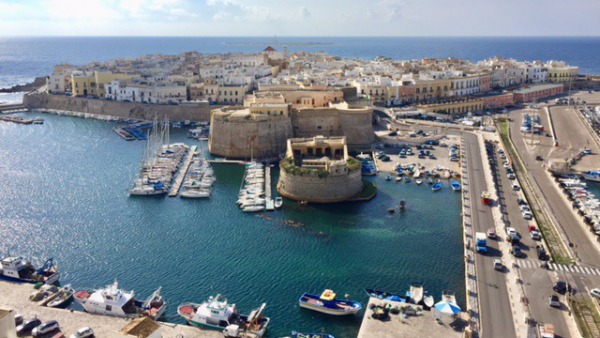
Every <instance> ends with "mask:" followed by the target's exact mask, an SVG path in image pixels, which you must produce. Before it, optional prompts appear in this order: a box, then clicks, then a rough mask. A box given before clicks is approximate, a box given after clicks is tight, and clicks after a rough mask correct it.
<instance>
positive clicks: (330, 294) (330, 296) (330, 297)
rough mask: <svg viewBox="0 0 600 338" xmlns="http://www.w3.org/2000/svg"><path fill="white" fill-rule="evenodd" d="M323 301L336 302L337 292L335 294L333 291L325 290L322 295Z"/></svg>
mask: <svg viewBox="0 0 600 338" xmlns="http://www.w3.org/2000/svg"><path fill="white" fill-rule="evenodd" d="M321 299H323V300H334V299H335V292H333V290H329V289H327V290H325V291H323V293H322V294H321Z"/></svg>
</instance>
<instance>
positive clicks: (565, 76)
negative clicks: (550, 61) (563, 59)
mask: <svg viewBox="0 0 600 338" xmlns="http://www.w3.org/2000/svg"><path fill="white" fill-rule="evenodd" d="M577 74H579V68H578V67H571V66H565V67H548V82H569V81H570V80H571V79H572V78H573V77H575V76H577Z"/></svg>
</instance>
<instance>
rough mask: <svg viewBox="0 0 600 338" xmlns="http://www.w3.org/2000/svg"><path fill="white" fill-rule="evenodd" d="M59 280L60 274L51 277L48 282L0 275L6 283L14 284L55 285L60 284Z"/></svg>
mask: <svg viewBox="0 0 600 338" xmlns="http://www.w3.org/2000/svg"><path fill="white" fill-rule="evenodd" d="M58 278H59V274H58V273H57V274H55V275H53V276H50V278H48V280H46V281H40V280H35V279H24V278H16V277H11V276H6V275H1V274H0V279H1V280H4V281H6V282H12V283H29V284H36V283H39V282H44V283H45V284H55V283H57V282H58Z"/></svg>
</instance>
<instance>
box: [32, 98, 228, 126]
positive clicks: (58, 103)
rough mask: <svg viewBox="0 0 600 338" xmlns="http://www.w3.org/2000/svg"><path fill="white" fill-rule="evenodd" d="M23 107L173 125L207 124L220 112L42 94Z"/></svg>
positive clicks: (201, 107) (205, 107) (201, 106)
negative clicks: (193, 122)
mask: <svg viewBox="0 0 600 338" xmlns="http://www.w3.org/2000/svg"><path fill="white" fill-rule="evenodd" d="M23 105H24V106H26V107H27V108H29V109H39V110H44V109H54V110H65V111H72V112H80V113H87V114H93V115H106V116H116V117H121V118H128V119H136V120H152V119H154V117H155V116H156V117H158V119H159V120H160V119H164V118H168V119H169V120H170V121H186V120H189V121H208V120H209V119H210V111H211V109H214V108H217V106H211V105H209V104H208V103H204V104H202V103H199V104H196V105H194V106H184V105H157V104H146V103H135V102H121V101H110V100H100V99H88V98H82V97H72V96H60V95H49V94H39V93H32V94H27V95H25V96H24V97H23Z"/></svg>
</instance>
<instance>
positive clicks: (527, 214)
mask: <svg viewBox="0 0 600 338" xmlns="http://www.w3.org/2000/svg"><path fill="white" fill-rule="evenodd" d="M521 216H523V218H524V219H531V217H532V215H531V213H530V212H529V211H523V212H521Z"/></svg>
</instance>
